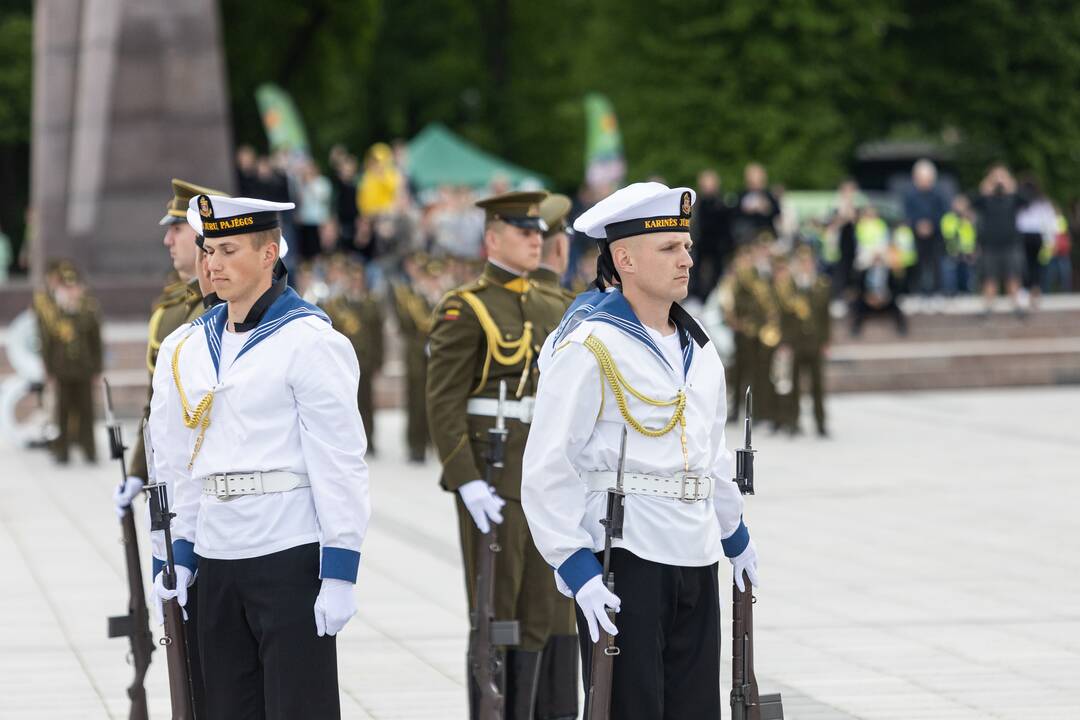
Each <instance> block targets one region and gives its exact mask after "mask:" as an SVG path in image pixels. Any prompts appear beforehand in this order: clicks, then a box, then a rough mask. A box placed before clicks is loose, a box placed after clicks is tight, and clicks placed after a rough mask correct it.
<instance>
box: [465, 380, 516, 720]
mask: <svg viewBox="0 0 1080 720" xmlns="http://www.w3.org/2000/svg"><path fill="white" fill-rule="evenodd" d="M505 403H506V381H505V380H503V381H501V382H500V383H499V406H498V410H497V411H496V413H495V427H493V428H491V429H490V430H488V454H487V458H486V460H487V468H486V471H485V476H486V478H485V480H486V482H487V483H488V484H489V485H493V483H494V482H495V472H496V471H497V470H499V469H501V468H502V467H503V451H504V449H505V445H506V435H507V430H506V420H505V418H504V417H503V405H504V404H505ZM501 550H502V548H500V547H499V540H498V538H497V537H496V535H495V524H494V523H492V525H491V527H490V528H489V530H488V531H487V532H486V533H484V537H483V542H482V543H481V545H480V546H479V547H478V548H477V556H476V566H477V574H476V597H475V599H474V607H473V611H472V613H471V617H470V620H471V623H470V624H471V628H470V630H469V655H468V663H469V672H470V675H471V676H472V678H473V680H474V681H475V683H476V689H477V690H478V695H479V697H478V698H477V700H476V706H477V707H476V708H474V710H475V711H476V713H475V714H474V717H478V718H479V720H503V717H504V713H505V706H506V654H505V649H504V648H505V647H507V646H514V645H517V644H518V643H519V642H520V641H521V639H520V635H521V631H520V627H519V625H518V621H517V620H496V619H495V554H496V553H498V552H500V551H501Z"/></svg>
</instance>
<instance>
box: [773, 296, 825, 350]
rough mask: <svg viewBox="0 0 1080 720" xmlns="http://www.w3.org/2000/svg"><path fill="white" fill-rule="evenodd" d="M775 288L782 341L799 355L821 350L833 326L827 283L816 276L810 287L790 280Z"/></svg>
mask: <svg viewBox="0 0 1080 720" xmlns="http://www.w3.org/2000/svg"><path fill="white" fill-rule="evenodd" d="M775 288H776V299H777V305H778V307H779V308H780V313H781V317H782V320H781V328H782V334H783V338H784V342H785V343H787V344H788V345H791V348H792V350H794V351H795V352H796V353H798V354H800V355H813V354H816V353H819V352H821V349H822V348H823V347H824V346H825V344H826V343H828V342H829V334H830V332H831V325H832V318H831V317H830V316H829V299H830V293H831V290H830V286H829V282H828V281H827V280H825V279H823V278H818V279H816V280H815V281H814V283H813V284H812V285H810V286H809V287H805V288H800V287H799V286H798V285H797V284H796V283H795V281H794V280H791V279H789V280H787V281H786V282H784V283H782V284H781V283H777V284H776V286H775Z"/></svg>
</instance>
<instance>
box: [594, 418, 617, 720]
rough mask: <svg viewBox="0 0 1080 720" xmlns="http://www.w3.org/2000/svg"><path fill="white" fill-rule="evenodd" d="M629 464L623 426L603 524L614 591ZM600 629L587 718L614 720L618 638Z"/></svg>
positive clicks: (611, 614) (607, 579)
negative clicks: (615, 548)
mask: <svg viewBox="0 0 1080 720" xmlns="http://www.w3.org/2000/svg"><path fill="white" fill-rule="evenodd" d="M625 465H626V426H625V425H623V429H622V439H621V440H620V441H619V466H618V470H617V471H616V473H615V487H612V488H608V491H607V514H606V516H605V517H604V519H603V520H601V521H600V524H601V525H603V526H604V574H603V576H602V577H603V581H604V586H605V587H606V588H607V589H608V592H610V593H614V592H615V573H614V572H612V570H611V541H612V539H615V540H620V539H622V536H623V514H624V512H625V509H626V493H624V492H623V489H622V488H623V468H624V467H625ZM606 610H607V616H608V619H609V620H611V622H612V623H614V622H615V611H614V610H612V609H611V608H606ZM599 630H600V641H599V642H598V643H597V644H596V647H593V648H592V649H591V650H592V651H591V652H590V653H589V689H588V693H587V694H588V698H587V700H586V703H587V710H586V712H585V717H587V718H588V719H589V720H608V719H609V718H610V717H611V680H612V678H613V676H614V674H615V657H616V656H617V655H618V654H619V647H618V646H617V645H616V644H615V638H614V637H613V636H612V635H611V634H610V633H608V631H607V630H604V628H603V626H601V627H600V628H599Z"/></svg>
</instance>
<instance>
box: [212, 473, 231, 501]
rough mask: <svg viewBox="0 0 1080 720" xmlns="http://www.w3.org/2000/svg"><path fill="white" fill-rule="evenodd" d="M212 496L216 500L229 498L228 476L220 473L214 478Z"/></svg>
mask: <svg viewBox="0 0 1080 720" xmlns="http://www.w3.org/2000/svg"><path fill="white" fill-rule="evenodd" d="M214 495H216V496H217V499H218V500H226V499H228V497H229V474H228V473H221V474H220V475H215V476H214Z"/></svg>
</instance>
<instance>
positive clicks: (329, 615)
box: [315, 578, 356, 637]
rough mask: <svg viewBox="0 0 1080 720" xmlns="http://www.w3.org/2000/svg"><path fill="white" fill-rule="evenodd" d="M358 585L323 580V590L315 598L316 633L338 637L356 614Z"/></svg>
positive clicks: (331, 579)
mask: <svg viewBox="0 0 1080 720" xmlns="http://www.w3.org/2000/svg"><path fill="white" fill-rule="evenodd" d="M355 588H356V585H355V584H353V583H351V582H349V581H348V580H339V579H338V578H323V581H322V589H320V590H319V596H318V597H317V598H315V632H316V633H318V635H319V637H322V636H323V635H337V634H338V633H339V632H341V630H342V628H344V627H345V623H347V622H349V618H351V617H352V616H353V615H355V614H356V593H355V592H354V590H355Z"/></svg>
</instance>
